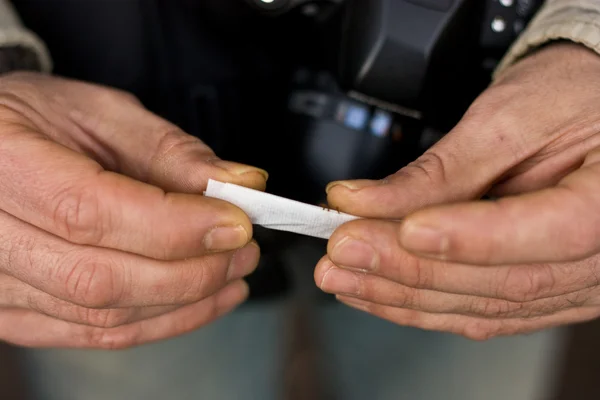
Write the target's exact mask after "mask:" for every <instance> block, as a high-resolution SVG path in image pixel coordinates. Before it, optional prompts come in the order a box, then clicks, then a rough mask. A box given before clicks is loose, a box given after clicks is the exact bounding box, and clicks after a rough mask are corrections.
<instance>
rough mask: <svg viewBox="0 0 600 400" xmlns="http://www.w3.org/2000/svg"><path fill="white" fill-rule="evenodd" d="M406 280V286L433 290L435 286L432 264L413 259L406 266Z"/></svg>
mask: <svg viewBox="0 0 600 400" xmlns="http://www.w3.org/2000/svg"><path fill="white" fill-rule="evenodd" d="M404 270H405V274H403V275H404V279H405V280H406V285H408V286H410V287H413V288H417V289H431V288H432V285H433V268H432V266H431V262H430V261H428V260H423V259H419V258H413V259H412V260H410V262H407V263H406V264H405V268H404Z"/></svg>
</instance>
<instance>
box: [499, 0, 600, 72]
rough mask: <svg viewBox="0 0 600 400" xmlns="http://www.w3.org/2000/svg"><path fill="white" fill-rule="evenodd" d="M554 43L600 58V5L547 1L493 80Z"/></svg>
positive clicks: (588, 1)
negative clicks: (583, 49) (570, 45)
mask: <svg viewBox="0 0 600 400" xmlns="http://www.w3.org/2000/svg"><path fill="white" fill-rule="evenodd" d="M555 40H568V41H571V42H575V43H579V44H581V45H583V46H585V47H587V48H589V49H591V50H593V51H595V52H596V53H598V54H599V55H600V1H598V0H575V1H572V0H548V1H547V2H546V3H545V4H544V6H543V7H542V8H541V9H540V11H539V12H538V14H537V15H536V16H535V17H534V18H533V20H532V21H531V23H530V24H529V26H528V27H527V29H526V30H525V31H524V32H523V34H521V36H519V38H518V39H517V41H516V42H515V43H514V44H513V45H512V46H511V48H510V49H509V51H508V53H507V54H506V55H505V56H504V58H503V59H502V60H501V62H500V64H499V65H498V67H497V68H496V70H495V71H494V74H493V80H495V79H497V78H498V76H499V75H500V74H502V72H504V71H505V70H506V69H507V68H508V67H510V66H511V65H513V64H515V63H516V62H518V61H519V60H520V59H522V58H524V57H526V56H527V55H528V54H530V53H531V52H532V51H534V50H536V49H537V48H539V47H541V46H543V45H545V44H547V43H550V42H552V41H555Z"/></svg>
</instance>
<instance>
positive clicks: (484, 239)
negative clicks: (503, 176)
mask: <svg viewBox="0 0 600 400" xmlns="http://www.w3.org/2000/svg"><path fill="white" fill-rule="evenodd" d="M599 155H600V153H596V154H595V155H594V154H591V155H590V156H588V159H587V161H586V163H585V164H584V166H583V167H582V168H581V169H579V170H577V171H576V172H574V173H572V174H571V175H569V176H567V177H566V178H565V179H563V180H562V181H561V182H560V183H559V184H558V185H557V186H556V187H553V188H549V189H544V190H540V191H537V192H532V193H527V194H523V195H519V196H513V197H507V198H503V199H500V200H498V201H485V202H484V201H480V202H471V203H462V204H455V205H448V206H440V207H434V208H431V209H428V210H423V211H420V212H417V213H415V214H413V215H411V216H409V217H407V219H406V220H405V221H404V223H403V225H402V227H401V231H400V235H399V237H400V244H401V245H402V246H403V247H404V248H406V249H408V250H409V251H412V252H414V253H418V254H420V255H424V256H428V257H433V258H437V259H443V260H449V261H455V262H463V263H469V264H487V265H494V264H516V263H543V262H563V261H575V260H581V259H584V258H587V257H589V256H591V255H593V254H596V253H597V252H598V251H600V180H599V178H600V163H598V162H596V160H595V159H596V158H598V156H599Z"/></svg>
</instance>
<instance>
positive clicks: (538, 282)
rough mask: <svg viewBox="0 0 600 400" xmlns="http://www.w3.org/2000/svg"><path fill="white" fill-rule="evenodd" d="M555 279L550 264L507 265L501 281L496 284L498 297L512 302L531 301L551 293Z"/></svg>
mask: <svg viewBox="0 0 600 400" xmlns="http://www.w3.org/2000/svg"><path fill="white" fill-rule="evenodd" d="M555 286H556V279H555V276H554V272H553V269H552V267H551V266H549V265H538V266H511V267H507V269H506V271H505V276H504V279H503V281H502V283H501V284H500V285H499V286H498V293H497V294H498V297H501V298H505V299H507V300H510V301H514V302H521V303H522V302H528V301H533V300H536V299H538V298H540V297H541V296H543V295H545V294H547V293H551V292H552V291H553V290H554V288H555Z"/></svg>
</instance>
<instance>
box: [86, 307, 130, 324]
mask: <svg viewBox="0 0 600 400" xmlns="http://www.w3.org/2000/svg"><path fill="white" fill-rule="evenodd" d="M78 314H79V320H80V321H81V323H82V324H83V325H88V326H92V327H96V328H116V327H119V326H121V325H125V324H126V323H128V322H129V319H130V316H131V313H130V311H129V310H124V309H123V310H122V309H115V308H109V309H96V308H87V307H79V308H78Z"/></svg>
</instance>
